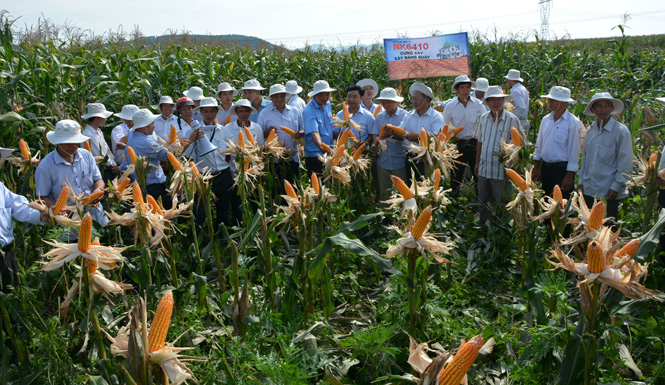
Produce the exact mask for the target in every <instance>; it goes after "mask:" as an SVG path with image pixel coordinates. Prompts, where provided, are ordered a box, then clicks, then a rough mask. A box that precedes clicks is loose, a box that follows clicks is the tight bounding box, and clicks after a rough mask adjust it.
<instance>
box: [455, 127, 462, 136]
mask: <svg viewBox="0 0 665 385" xmlns="http://www.w3.org/2000/svg"><path fill="white" fill-rule="evenodd" d="M462 131H464V126H459V127H457V128H455V129H454V130H453V134H455V135H457V134H459V133H460V132H462Z"/></svg>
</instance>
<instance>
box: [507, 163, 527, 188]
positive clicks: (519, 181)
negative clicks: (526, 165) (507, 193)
mask: <svg viewBox="0 0 665 385" xmlns="http://www.w3.org/2000/svg"><path fill="white" fill-rule="evenodd" d="M506 174H508V177H509V178H510V180H512V181H513V183H515V186H517V188H519V189H520V191H522V192H524V191H526V181H524V178H522V176H521V175H520V174H518V173H517V172H516V171H515V170H513V169H512V168H509V169H506Z"/></svg>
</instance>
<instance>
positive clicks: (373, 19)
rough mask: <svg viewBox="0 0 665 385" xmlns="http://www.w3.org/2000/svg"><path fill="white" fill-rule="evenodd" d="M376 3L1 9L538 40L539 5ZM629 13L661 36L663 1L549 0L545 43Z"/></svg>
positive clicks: (327, 38) (24, 20)
mask: <svg viewBox="0 0 665 385" xmlns="http://www.w3.org/2000/svg"><path fill="white" fill-rule="evenodd" d="M540 1H544V0H512V1H502V2H497V1H487V0H476V1H455V2H451V1H441V0H438V1H430V0H416V1H415V2H414V3H411V2H410V1H396V0H381V1H364V2H363V1H357V0H337V1H334V2H333V1H318V0H287V1H274V0H244V1H228V0H221V1H220V0H216V1H214V0H191V1H182V0H179V1H175V0H161V1H154V0H143V1H136V0H132V1H128V0H114V1H97V0H88V1H81V0H49V1H46V0H24V1H13V2H11V3H9V2H8V1H6V2H5V4H4V5H2V6H0V9H5V10H6V11H8V12H9V15H10V16H11V17H13V18H19V20H18V21H17V22H16V24H15V26H17V27H24V26H25V25H35V24H37V22H38V20H39V19H40V18H46V19H49V20H50V21H51V22H53V23H55V24H65V23H67V24H68V25H71V26H75V27H78V28H81V29H87V30H90V31H92V32H94V33H95V34H104V33H107V32H108V31H109V30H113V31H117V30H118V28H119V27H120V26H122V29H123V30H124V31H126V32H130V31H132V30H134V29H135V27H136V26H138V27H139V29H140V30H141V32H142V33H143V34H144V35H146V36H153V35H162V34H165V33H167V32H168V31H174V30H177V31H179V32H182V31H188V32H189V33H191V34H210V35H225V34H239V35H249V36H256V37H259V38H262V39H264V40H267V41H269V42H271V43H275V44H283V45H285V46H286V47H288V48H299V47H302V46H304V45H305V44H306V43H309V44H324V45H327V46H337V45H352V44H355V43H360V44H372V43H380V44H382V42H383V39H386V38H396V37H424V36H431V35H432V34H448V33H456V32H469V35H470V36H473V35H475V34H476V33H479V34H480V35H483V36H486V37H487V38H489V39H494V37H495V36H496V37H510V36H516V37H521V38H524V37H527V38H529V39H530V40H533V36H534V34H535V33H538V34H540V29H541V12H540V9H539V4H538V3H539V2H540ZM625 14H628V15H629V16H630V19H629V20H628V22H627V24H626V25H627V26H628V28H627V29H626V34H627V35H649V34H663V33H665V23H663V20H665V2H663V1H662V0H631V1H625V0H624V1H619V0H602V1H598V0H593V1H580V0H551V1H550V15H549V34H550V35H549V36H550V38H553V37H558V38H561V37H564V36H566V37H570V38H590V37H607V36H617V35H619V34H620V32H619V30H618V29H613V27H615V26H616V25H618V24H620V23H622V20H623V16H624V15H625Z"/></svg>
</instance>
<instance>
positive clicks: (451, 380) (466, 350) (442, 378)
mask: <svg viewBox="0 0 665 385" xmlns="http://www.w3.org/2000/svg"><path fill="white" fill-rule="evenodd" d="M482 347H483V335H482V334H478V335H477V336H475V337H473V338H472V339H471V340H469V341H468V342H467V343H465V344H464V345H462V347H460V349H459V351H458V352H457V354H455V357H454V358H453V360H452V361H450V363H449V364H448V366H446V368H445V369H444V370H442V371H441V372H440V373H439V375H438V383H439V385H459V384H460V383H461V382H462V379H463V378H464V376H465V375H466V373H467V372H468V371H469V369H471V365H473V363H474V361H476V358H478V352H480V349H481V348H482Z"/></svg>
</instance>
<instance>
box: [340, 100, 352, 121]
mask: <svg viewBox="0 0 665 385" xmlns="http://www.w3.org/2000/svg"><path fill="white" fill-rule="evenodd" d="M342 110H343V111H344V112H343V115H344V120H349V118H350V116H349V105H348V104H346V102H344V104H343V105H342Z"/></svg>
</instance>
